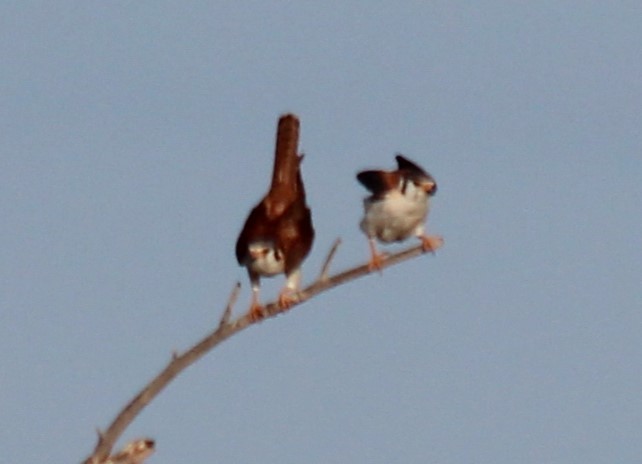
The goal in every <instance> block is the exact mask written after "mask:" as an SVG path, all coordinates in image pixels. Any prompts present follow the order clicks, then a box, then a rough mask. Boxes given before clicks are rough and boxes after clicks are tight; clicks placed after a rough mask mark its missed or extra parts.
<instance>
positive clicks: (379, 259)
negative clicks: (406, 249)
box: [368, 253, 386, 272]
mask: <svg viewBox="0 0 642 464" xmlns="http://www.w3.org/2000/svg"><path fill="white" fill-rule="evenodd" d="M385 259H386V254H385V253H372V255H371V256H370V261H368V270H369V271H370V272H375V271H379V272H381V269H382V267H383V261H384V260H385Z"/></svg>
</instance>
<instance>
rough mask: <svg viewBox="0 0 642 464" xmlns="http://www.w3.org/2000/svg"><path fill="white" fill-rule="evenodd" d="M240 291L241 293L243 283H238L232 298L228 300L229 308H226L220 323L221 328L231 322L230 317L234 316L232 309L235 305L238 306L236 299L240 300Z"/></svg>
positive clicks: (231, 295) (231, 294)
mask: <svg viewBox="0 0 642 464" xmlns="http://www.w3.org/2000/svg"><path fill="white" fill-rule="evenodd" d="M240 291H241V282H236V285H235V286H234V289H233V290H232V293H230V298H229V299H228V300H227V306H225V311H223V315H222V316H221V320H220V321H219V323H218V326H219V328H220V327H222V326H224V325H225V324H227V323H228V322H229V321H230V316H231V315H232V308H234V305H235V304H236V299H237V298H238V296H239V293H240Z"/></svg>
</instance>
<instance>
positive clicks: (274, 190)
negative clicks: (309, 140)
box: [236, 114, 314, 320]
mask: <svg viewBox="0 0 642 464" xmlns="http://www.w3.org/2000/svg"><path fill="white" fill-rule="evenodd" d="M299 127H300V123H299V119H298V117H297V116H296V115H294V114H284V115H282V116H281V117H280V118H279V121H278V125H277V131H276V149H275V152H274V168H273V172H272V181H271V184H270V188H269V190H268V192H267V194H266V195H265V196H264V197H263V199H262V200H261V201H260V202H259V203H258V204H257V205H256V206H255V207H254V208H253V209H252V210H251V211H250V213H249V215H248V217H247V219H246V220H245V224H244V226H243V229H242V230H241V232H240V234H239V236H238V240H237V241H236V259H237V261H238V263H239V265H240V266H245V267H246V268H247V272H248V276H249V279H250V283H251V286H252V302H251V305H250V311H249V314H250V318H251V319H252V320H258V319H261V318H262V317H263V307H262V306H261V304H260V302H259V290H260V279H261V277H272V276H276V275H278V274H285V277H286V282H285V286H284V287H283V288H282V290H281V291H280V293H279V298H278V304H279V306H280V307H281V308H282V309H288V308H290V307H291V306H292V304H294V303H295V302H296V301H297V299H296V297H295V294H296V292H297V290H298V289H299V285H300V282H301V264H302V262H303V260H304V259H305V258H306V257H307V255H308V254H309V252H310V250H311V248H312V244H313V242H314V227H313V225H312V213H311V211H310V208H309V207H308V205H307V204H306V199H305V188H304V186H303V179H302V178H301V162H302V160H303V155H299V154H298V151H297V150H298V142H299Z"/></svg>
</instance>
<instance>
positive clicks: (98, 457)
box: [84, 242, 425, 464]
mask: <svg viewBox="0 0 642 464" xmlns="http://www.w3.org/2000/svg"><path fill="white" fill-rule="evenodd" d="M335 243H336V242H335ZM336 246H338V244H336ZM334 248H335V247H333V250H331V252H330V254H329V256H328V259H326V264H324V267H325V266H326V265H327V264H328V263H329V262H330V260H331V258H332V255H334V252H335V250H334ZM424 253H425V252H424V250H423V249H422V247H421V245H420V246H414V247H411V248H408V249H406V250H402V251H399V252H398V253H395V254H392V255H390V256H388V257H386V259H385V260H384V261H383V262H382V265H381V268H382V269H383V268H387V267H390V266H394V265H396V264H398V263H401V262H402V261H406V260H409V259H412V258H414V257H416V256H419V255H421V254H424ZM370 273H371V270H370V269H369V267H368V265H367V264H363V265H360V266H356V267H354V268H351V269H348V270H346V271H343V272H340V273H338V274H335V275H333V276H330V277H326V278H323V274H324V272H323V271H322V272H321V277H320V278H319V279H317V280H316V281H315V282H313V283H312V284H310V285H308V286H307V287H306V288H304V289H302V290H301V291H299V292H298V294H297V296H298V300H297V301H296V302H295V303H294V304H293V305H292V306H291V307H290V308H282V307H281V306H280V305H279V304H278V302H277V301H273V302H271V303H268V304H266V305H265V307H264V311H263V312H264V315H265V317H266V318H270V317H274V316H276V315H278V314H280V313H283V312H285V311H288V310H289V309H291V308H292V307H293V306H298V305H300V304H301V303H304V302H305V301H307V300H309V299H310V298H312V297H314V296H316V295H318V294H319V293H322V292H325V291H327V290H330V289H332V288H334V287H337V286H339V285H342V284H345V283H347V282H349V281H351V280H354V279H356V278H358V277H362V276H365V275H368V274H370ZM239 289H240V285H238V284H237V285H236V286H235V287H234V289H233V290H232V294H231V295H230V298H229V301H228V304H227V306H226V308H225V311H224V312H223V316H222V317H221V321H220V323H219V325H218V327H217V328H216V329H215V330H214V331H213V332H211V333H210V334H208V335H207V336H205V337H204V338H203V339H201V340H200V341H199V342H198V343H196V344H195V345H194V346H193V347H192V348H190V349H189V350H187V351H186V352H185V353H183V354H178V355H176V356H173V357H172V360H171V361H170V362H169V364H168V365H167V366H166V367H165V368H164V369H163V370H162V371H161V372H160V373H159V374H158V375H157V376H156V377H154V378H153V379H152V380H151V382H149V383H148V384H147V385H146V386H145V387H144V388H143V389H142V390H141V391H140V392H139V393H138V394H137V395H136V396H135V397H134V398H133V399H132V400H131V401H130V402H129V403H127V405H126V406H125V407H124V408H123V409H122V410H121V411H120V413H119V414H118V415H117V416H116V418H115V419H114V420H113V422H112V423H111V424H110V426H109V427H108V428H107V429H106V430H105V431H103V432H102V433H100V434H99V438H98V443H97V444H96V447H95V448H94V452H93V453H92V455H91V456H90V457H88V458H87V459H86V460H85V461H84V464H102V463H104V462H105V461H106V460H107V458H108V456H109V454H110V453H111V450H112V448H113V446H114V444H115V443H116V440H118V438H120V436H121V435H122V434H123V432H124V431H125V429H126V428H127V427H128V426H129V424H131V422H132V421H133V420H134V419H135V418H136V416H138V414H140V412H141V411H142V410H143V408H145V406H147V405H148V404H149V403H150V401H152V400H153V399H154V398H155V397H156V395H158V394H159V393H160V392H161V391H162V390H163V389H164V388H165V387H166V386H167V385H168V384H169V383H170V382H171V381H172V380H173V379H174V378H175V377H176V376H177V375H178V374H180V373H181V372H182V371H183V370H185V369H186V368H187V367H189V366H190V365H191V364H193V363H194V362H196V361H197V360H198V359H199V358H201V357H202V356H204V355H205V354H207V353H208V352H209V351H210V350H212V349H213V348H214V347H216V346H217V345H218V344H219V343H221V342H223V341H225V340H227V339H228V338H229V337H231V336H232V335H235V334H237V333H238V332H241V331H242V330H243V329H245V328H247V327H249V326H250V325H253V324H256V323H257V322H259V321H257V320H256V319H254V318H252V317H251V315H250V314H249V313H247V314H244V315H242V316H240V317H239V318H237V319H235V320H232V321H229V315H228V312H229V313H230V314H231V311H232V307H233V305H234V303H235V302H236V298H237V296H238V292H239Z"/></svg>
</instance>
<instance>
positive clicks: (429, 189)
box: [423, 182, 437, 195]
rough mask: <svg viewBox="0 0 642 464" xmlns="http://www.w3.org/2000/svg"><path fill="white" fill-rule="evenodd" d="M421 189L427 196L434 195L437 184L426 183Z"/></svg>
mask: <svg viewBox="0 0 642 464" xmlns="http://www.w3.org/2000/svg"><path fill="white" fill-rule="evenodd" d="M423 189H424V192H426V193H427V194H428V195H434V194H435V193H436V192H437V184H436V183H435V182H426V183H425V184H423Z"/></svg>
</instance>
